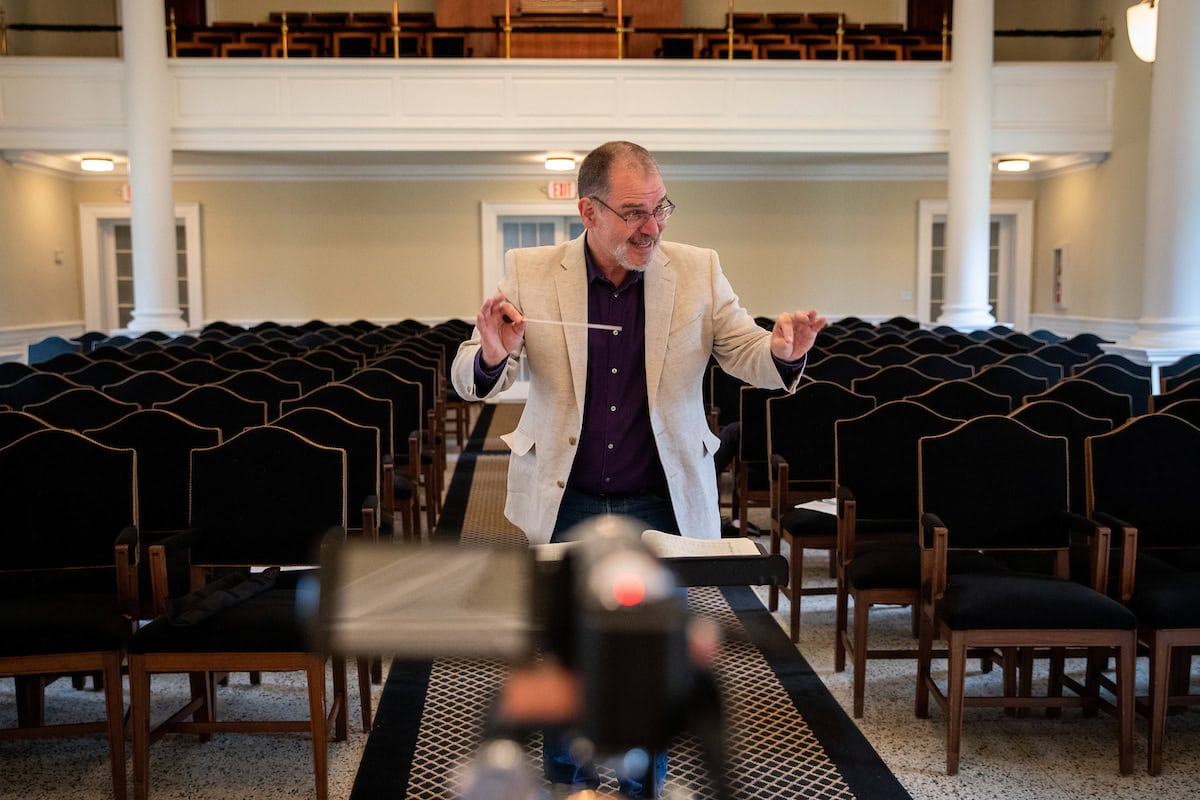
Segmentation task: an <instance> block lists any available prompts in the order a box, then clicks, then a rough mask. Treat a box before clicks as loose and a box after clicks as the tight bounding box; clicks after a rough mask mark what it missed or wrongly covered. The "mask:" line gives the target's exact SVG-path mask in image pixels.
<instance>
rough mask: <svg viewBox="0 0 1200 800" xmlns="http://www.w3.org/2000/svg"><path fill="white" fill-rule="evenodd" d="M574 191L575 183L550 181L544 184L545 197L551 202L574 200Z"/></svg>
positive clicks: (575, 189)
mask: <svg viewBox="0 0 1200 800" xmlns="http://www.w3.org/2000/svg"><path fill="white" fill-rule="evenodd" d="M576 191H577V187H576V186H575V181H550V182H549V183H548V184H546V196H547V197H549V198H550V199H551V200H574V199H575V197H576Z"/></svg>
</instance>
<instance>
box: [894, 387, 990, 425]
mask: <svg viewBox="0 0 1200 800" xmlns="http://www.w3.org/2000/svg"><path fill="white" fill-rule="evenodd" d="M905 399H907V400H912V401H913V402H914V403H920V404H921V405H923V406H925V407H926V408H928V409H930V410H931V411H936V412H937V413H939V414H941V415H942V416H945V417H950V418H951V419H973V418H974V417H981V416H984V415H985V414H1007V413H1008V412H1009V411H1012V399H1011V398H1009V397H1008V396H1007V395H1003V394H996V393H995V392H989V391H988V390H987V389H984V388H983V387H982V386H979V385H978V384H975V383H971V382H970V381H969V380H967V379H965V378H960V379H959V380H955V381H946V382H944V383H939V384H938V385H937V386H934V387H933V388H932V389H928V390H926V391H924V392H921V393H920V394H913V395H909V396H908V397H907V398H905Z"/></svg>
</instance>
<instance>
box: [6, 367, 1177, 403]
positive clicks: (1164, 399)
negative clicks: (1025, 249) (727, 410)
mask: <svg viewBox="0 0 1200 800" xmlns="http://www.w3.org/2000/svg"><path fill="white" fill-rule="evenodd" d="M1185 374H1190V373H1185ZM26 380H28V378H27V379H26ZM2 391H3V390H0V392H2ZM1197 398H1200V376H1197V377H1196V379H1195V380H1189V381H1187V382H1186V383H1180V384H1178V385H1176V386H1175V387H1174V388H1171V389H1168V390H1167V391H1165V392H1163V393H1162V394H1156V395H1153V396H1152V397H1151V398H1150V410H1151V411H1157V410H1158V409H1160V408H1166V407H1167V406H1169V405H1171V404H1173V403H1178V402H1179V401H1180V400H1195V399H1197ZM0 399H2V398H0Z"/></svg>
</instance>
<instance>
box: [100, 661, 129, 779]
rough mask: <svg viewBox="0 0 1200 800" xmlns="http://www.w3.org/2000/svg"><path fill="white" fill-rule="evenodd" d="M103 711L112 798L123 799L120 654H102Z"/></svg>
mask: <svg viewBox="0 0 1200 800" xmlns="http://www.w3.org/2000/svg"><path fill="white" fill-rule="evenodd" d="M103 663H104V671H103V675H104V712H105V718H106V719H107V720H108V758H109V763H110V765H111V769H112V784H113V798H114V800H125V792H126V789H127V786H126V783H125V699H124V698H125V695H124V690H123V689H122V686H121V654H120V653H116V652H114V653H108V654H107V655H105V656H104V659H103Z"/></svg>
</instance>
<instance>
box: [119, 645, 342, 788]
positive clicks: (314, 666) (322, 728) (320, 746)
mask: <svg viewBox="0 0 1200 800" xmlns="http://www.w3.org/2000/svg"><path fill="white" fill-rule="evenodd" d="M344 668H345V662H344V661H343V669H344ZM306 672H307V675H308V716H309V725H310V727H311V731H312V747H313V777H314V779H315V781H316V787H317V800H329V723H328V720H327V719H326V717H325V659H324V657H322V656H319V655H312V656H309V658H308V668H307V670H306ZM137 800H141V798H137Z"/></svg>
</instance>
